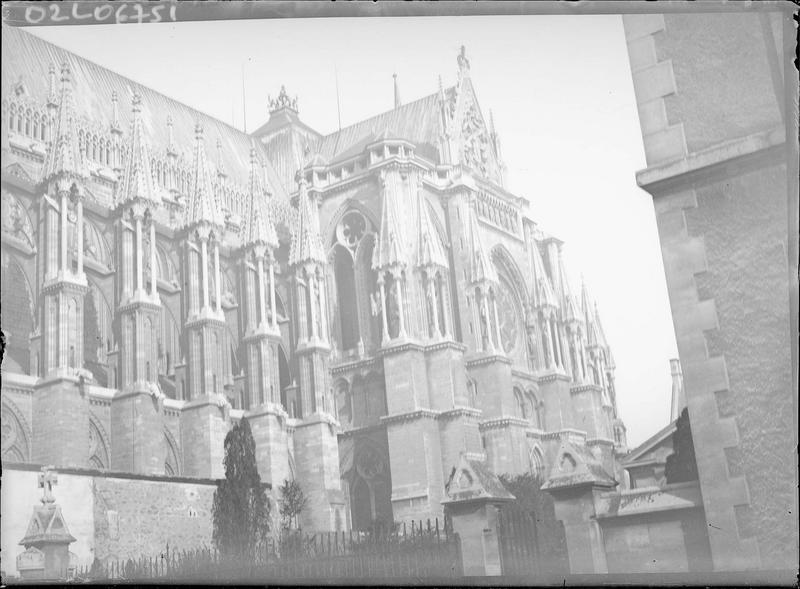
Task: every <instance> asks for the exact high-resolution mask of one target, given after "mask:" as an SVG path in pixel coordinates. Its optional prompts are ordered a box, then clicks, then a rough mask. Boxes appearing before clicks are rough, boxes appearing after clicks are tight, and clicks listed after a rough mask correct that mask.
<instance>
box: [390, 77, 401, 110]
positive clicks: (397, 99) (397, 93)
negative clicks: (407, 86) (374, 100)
mask: <svg viewBox="0 0 800 589" xmlns="http://www.w3.org/2000/svg"><path fill="white" fill-rule="evenodd" d="M392 77H393V78H394V107H395V108H399V107H400V88H399V87H398V86H397V74H392Z"/></svg>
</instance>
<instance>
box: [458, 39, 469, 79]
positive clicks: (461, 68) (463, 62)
mask: <svg viewBox="0 0 800 589" xmlns="http://www.w3.org/2000/svg"><path fill="white" fill-rule="evenodd" d="M456 62H457V63H458V74H459V76H460V77H464V76H469V59H467V48H466V47H464V45H462V46H461V51H460V52H459V54H458V57H457V58H456Z"/></svg>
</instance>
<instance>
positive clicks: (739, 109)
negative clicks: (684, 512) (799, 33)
mask: <svg viewBox="0 0 800 589" xmlns="http://www.w3.org/2000/svg"><path fill="white" fill-rule="evenodd" d="M783 7H784V8H790V7H791V5H789V4H785V5H784V6H783ZM756 8H757V9H758V8H768V7H766V6H760V7H756ZM775 8H776V7H774V6H773V7H772V10H773V12H767V11H760V12H759V11H756V10H748V11H742V12H727V13H707V14H703V13H698V12H692V13H686V14H682V13H670V14H665V15H644V14H642V15H627V16H624V17H623V22H624V25H625V35H626V39H627V44H628V53H629V56H630V63H631V69H632V72H633V85H634V89H635V92H636V100H637V104H638V108H639V118H640V122H641V127H642V136H643V139H644V148H645V154H646V156H647V166H648V167H647V169H645V170H642V171H641V172H639V173H638V174H637V181H638V183H639V185H640V186H641V187H642V188H643V189H645V190H646V191H647V192H649V193H650V194H651V195H652V197H653V202H654V205H655V210H656V217H657V221H658V231H659V237H660V239H661V250H662V254H663V258H664V268H665V271H666V279H667V286H668V290H669V297H670V303H671V306H672V315H673V321H674V324H675V333H676V337H677V343H678V351H679V354H680V362H681V365H682V370H683V385H684V393H683V394H684V396H685V399H686V403H687V404H688V412H689V417H690V419H691V429H692V436H693V440H694V449H695V454H696V458H697V470H698V476H699V484H700V491H701V493H702V505H703V509H704V511H705V518H706V520H707V529H708V536H709V542H710V553H711V556H712V560H713V568H714V569H715V570H743V569H753V568H772V569H778V568H785V569H791V568H795V567H796V566H797V549H798V543H797V542H798V535H797V529H798V528H797V468H796V467H797V362H798V359H797V298H798V291H797V285H798V282H797V235H798V232H797V231H798V230H797V217H798V209H797V194H798V185H797V178H798V170H797V70H796V69H795V68H794V66H793V63H792V61H793V59H794V55H795V43H796V30H795V26H794V23H793V21H792V18H791V12H790V11H789V10H786V11H780V10H777V11H775ZM673 418H674V416H673ZM661 433H662V434H664V435H667V434H668V431H667V430H664V431H663V432H661ZM662 437H663V436H662ZM660 443H661V442H660V440H659V439H658V435H657V436H655V437H654V438H653V440H651V441H650V442H649V444H645V445H644V446H647V447H643V449H642V451H641V452H638V453H637V452H634V453H635V454H637V456H636V457H632V458H633V459H634V460H635V461H641V460H644V458H648V459H652V458H654V455H653V451H654V449H655V447H656V446H657V445H658V444H660ZM648 452H649V453H650V454H647V453H648ZM638 454H641V456H640V457H639V456H638Z"/></svg>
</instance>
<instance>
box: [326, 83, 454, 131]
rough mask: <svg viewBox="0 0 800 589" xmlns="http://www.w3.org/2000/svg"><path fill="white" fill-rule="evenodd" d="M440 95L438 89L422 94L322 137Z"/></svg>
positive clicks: (447, 89)
mask: <svg viewBox="0 0 800 589" xmlns="http://www.w3.org/2000/svg"><path fill="white" fill-rule="evenodd" d="M454 87H455V86H450V87H449V88H446V89H445V92H448V91H450V90H452V89H453V88H454ZM438 95H439V92H438V91H436V92H432V93H430V94H426V95H425V96H421V97H420V98H417V99H416V100H412V101H410V102H404V103H403V104H401V105H400V106H397V107H394V108H390V109H388V110H385V111H383V112H379V113H378V114H375V115H372V116H371V117H367V118H366V119H361V120H359V121H356V122H355V123H352V124H350V125H347V126H345V127H342V128H341V129H338V130H336V131H332V132H331V133H328V134H326V135H322V139H328V138H330V137H333V136H334V135H336V134H338V133H341V132H343V131H346V130H347V129H350V128H352V127H355V126H357V125H363V124H365V123H368V122H369V121H371V120H372V119H377V118H378V117H382V116H384V115H387V114H389V113H390V112H393V111H396V110H403V109H404V108H406V107H411V106H414V105H415V104H417V103H419V102H422V101H423V100H426V99H429V98H431V97H435V98H438Z"/></svg>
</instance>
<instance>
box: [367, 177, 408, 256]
mask: <svg viewBox="0 0 800 589" xmlns="http://www.w3.org/2000/svg"><path fill="white" fill-rule="evenodd" d="M381 184H382V186H383V190H382V199H381V200H382V203H383V206H382V210H381V232H380V235H379V236H378V243H377V245H376V246H375V250H374V252H373V254H372V268H373V269H375V270H383V269H386V268H389V267H392V266H403V265H405V264H406V251H405V243H404V240H403V230H402V229H403V228H402V226H401V223H400V214H399V212H398V210H397V202H396V201H397V198H398V196H399V193H400V191H401V181H400V174H399V172H398V170H396V169H390V170H388V171H386V170H381Z"/></svg>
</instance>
